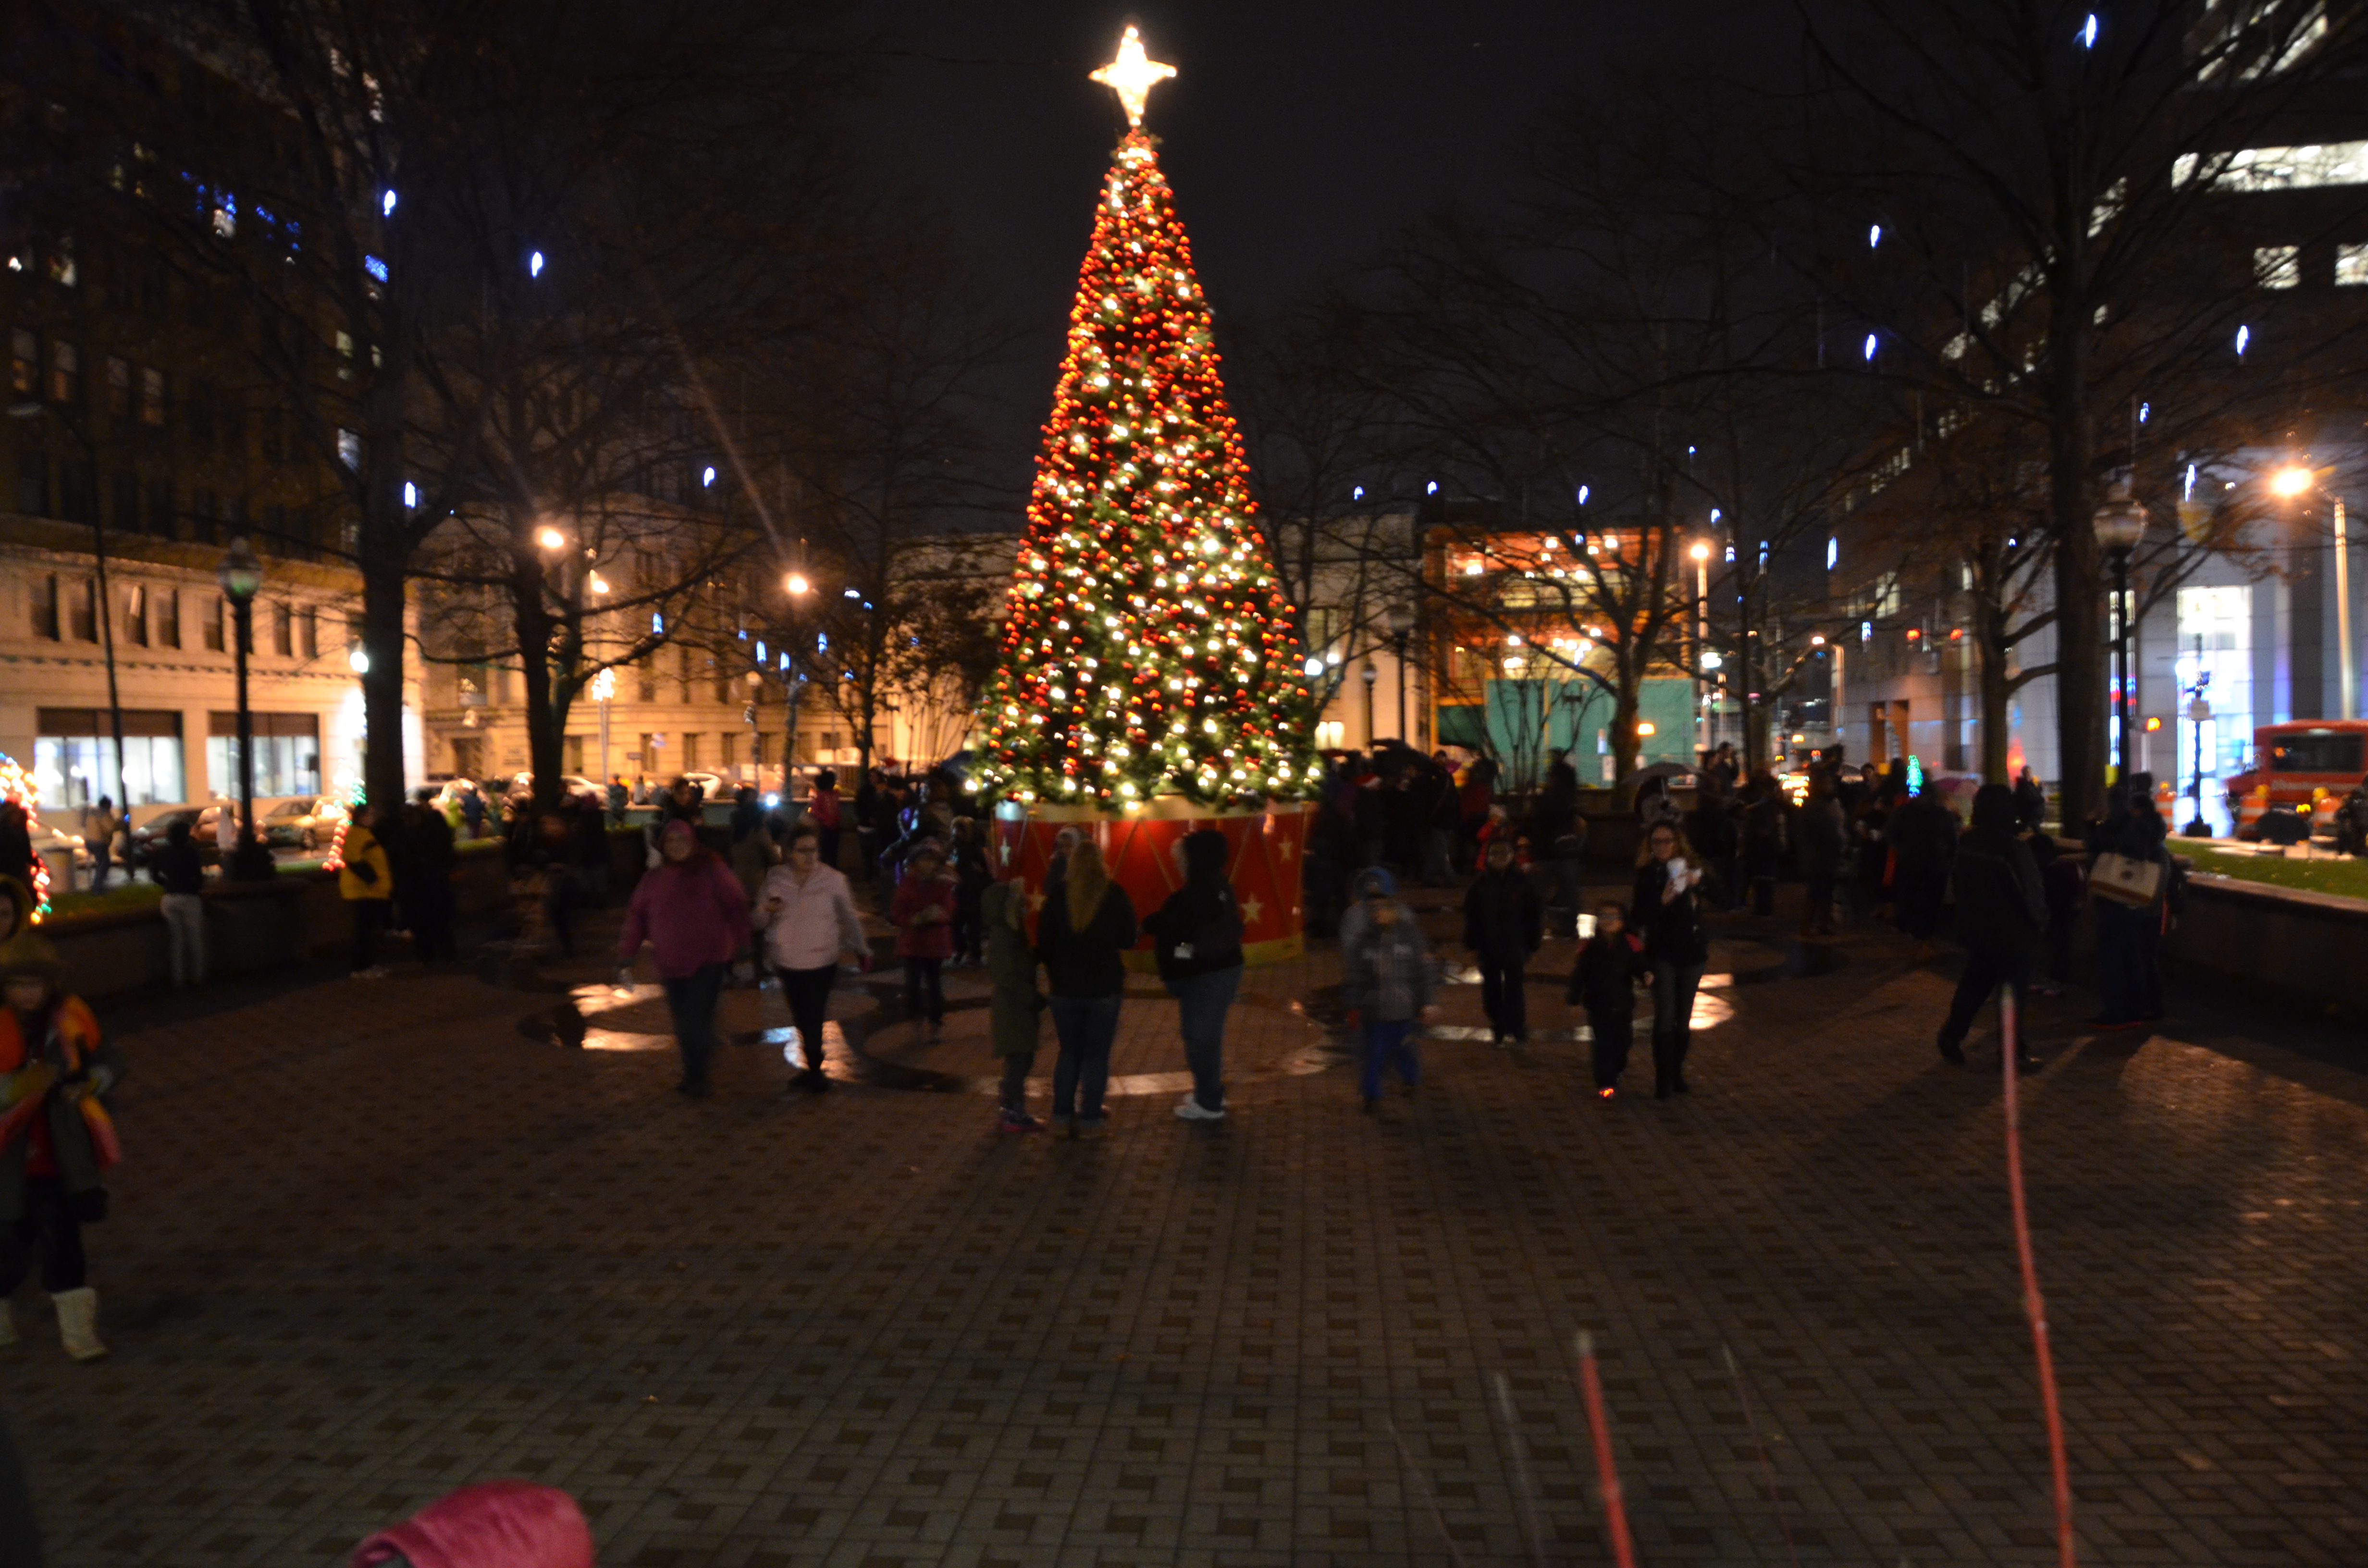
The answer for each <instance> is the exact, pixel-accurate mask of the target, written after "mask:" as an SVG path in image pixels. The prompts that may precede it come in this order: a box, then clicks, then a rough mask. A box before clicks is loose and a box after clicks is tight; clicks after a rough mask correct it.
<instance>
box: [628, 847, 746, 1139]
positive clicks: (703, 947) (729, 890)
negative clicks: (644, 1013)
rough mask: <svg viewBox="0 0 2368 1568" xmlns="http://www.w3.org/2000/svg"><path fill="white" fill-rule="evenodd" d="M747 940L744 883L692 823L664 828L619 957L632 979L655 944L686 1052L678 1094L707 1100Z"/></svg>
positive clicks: (677, 1036)
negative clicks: (727, 989) (718, 1017)
mask: <svg viewBox="0 0 2368 1568" xmlns="http://www.w3.org/2000/svg"><path fill="white" fill-rule="evenodd" d="M747 939H748V895H747V894H746V893H745V892H742V891H741V889H740V879H739V878H737V877H735V876H734V875H733V874H732V869H731V868H730V867H729V866H726V865H725V864H724V863H723V861H722V860H721V859H720V858H717V857H716V854H715V852H714V851H713V850H712V849H710V848H708V847H707V846H705V845H703V844H701V843H700V842H699V835H697V834H696V833H694V832H692V831H691V826H690V824H689V823H687V822H680V821H677V822H670V823H668V824H666V827H665V829H664V831H662V832H661V833H660V834H659V835H658V863H657V864H656V865H655V866H653V867H652V868H650V869H649V870H647V871H645V872H643V874H642V880H641V882H640V884H639V885H638V886H636V887H635V888H634V889H633V902H632V903H631V904H630V905H628V906H627V908H626V911H625V937H624V940H623V941H622V942H620V943H619V944H618V952H617V957H618V959H619V960H620V962H622V963H623V964H624V965H625V969H626V973H627V975H628V976H630V974H631V972H632V964H633V960H634V959H635V958H636V957H637V956H639V954H640V953H641V950H642V944H643V942H644V941H647V942H648V943H649V944H650V947H651V949H652V956H653V957H654V958H655V960H656V961H657V971H658V979H659V981H660V982H661V983H663V984H664V985H665V986H666V1010H667V1011H668V1012H670V1013H672V1014H673V1015H674V1038H675V1043H676V1044H677V1046H679V1047H680V1048H681V1050H682V1082H681V1083H679V1084H677V1085H675V1089H676V1091H677V1093H680V1094H685V1095H689V1096H690V1097H691V1098H693V1099H702V1098H704V1097H705V1096H706V1095H707V1063H708V1059H709V1058H710V1057H712V1056H713V1055H714V1054H715V1003H716V998H717V997H718V996H720V995H721V994H723V979H724V976H726V975H727V974H729V973H731V971H732V960H734V959H736V958H738V957H739V956H740V948H741V944H743V943H744V942H746V940H747Z"/></svg>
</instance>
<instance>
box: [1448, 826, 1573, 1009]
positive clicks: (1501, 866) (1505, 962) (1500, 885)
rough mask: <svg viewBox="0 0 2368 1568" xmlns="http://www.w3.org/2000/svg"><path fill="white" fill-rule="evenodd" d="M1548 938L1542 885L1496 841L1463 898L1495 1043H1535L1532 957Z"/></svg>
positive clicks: (1467, 938)
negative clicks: (1531, 1011)
mask: <svg viewBox="0 0 2368 1568" xmlns="http://www.w3.org/2000/svg"><path fill="white" fill-rule="evenodd" d="M1573 891H1574V893H1575V892H1576V890H1575V889H1574V890H1573ZM1544 940H1545V912H1544V909H1543V905H1542V903H1541V901H1540V900H1539V898H1538V887H1537V883H1536V882H1535V881H1532V880H1531V877H1530V875H1529V873H1528V872H1526V871H1523V870H1522V869H1520V868H1519V867H1517V866H1515V865H1514V864H1513V846H1511V845H1510V844H1508V843H1507V842H1505V840H1503V839H1501V838H1498V839H1494V840H1491V841H1490V843H1489V845H1488V849H1487V855H1486V864H1485V865H1484V866H1483V867H1482V868H1481V870H1480V875H1479V876H1478V877H1477V878H1476V879H1474V881H1473V883H1472V887H1471V890H1470V891H1469V892H1466V893H1465V894H1464V895H1463V945H1464V946H1465V947H1467V948H1469V949H1472V957H1473V962H1474V963H1475V964H1476V965H1477V966H1478V967H1479V970H1480V1006H1481V1008H1482V1010H1483V1011H1484V1012H1486V1014H1487V1015H1488V1035H1489V1039H1490V1040H1491V1041H1492V1042H1493V1043H1494V1044H1497V1045H1499V1046H1503V1045H1507V1044H1511V1045H1516V1046H1520V1045H1527V1044H1528V1043H1529V1041H1530V1014H1529V996H1528V993H1527V989H1526V987H1527V984H1528V971H1529V967H1530V958H1531V954H1533V953H1535V952H1536V951H1537V950H1538V948H1539V946H1540V945H1541V944H1542V943H1543V941H1544Z"/></svg>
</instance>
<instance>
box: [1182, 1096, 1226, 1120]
mask: <svg viewBox="0 0 2368 1568" xmlns="http://www.w3.org/2000/svg"><path fill="white" fill-rule="evenodd" d="M1176 1119H1178V1120H1179V1121H1223V1120H1224V1119H1225V1113H1224V1111H1223V1110H1209V1109H1206V1108H1203V1107H1202V1106H1201V1102H1200V1101H1199V1100H1186V1101H1185V1102H1184V1103H1183V1104H1182V1105H1180V1106H1178V1107H1177V1108H1176Z"/></svg>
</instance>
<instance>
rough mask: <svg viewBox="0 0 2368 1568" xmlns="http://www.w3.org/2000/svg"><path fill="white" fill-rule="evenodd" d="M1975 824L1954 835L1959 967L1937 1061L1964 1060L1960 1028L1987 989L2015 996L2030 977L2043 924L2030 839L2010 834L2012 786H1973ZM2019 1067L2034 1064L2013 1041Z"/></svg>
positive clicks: (2043, 900)
mask: <svg viewBox="0 0 2368 1568" xmlns="http://www.w3.org/2000/svg"><path fill="white" fill-rule="evenodd" d="M1973 816H1974V821H1973V825H1972V826H1971V827H1969V828H1967V829H1966V830H1965V833H1964V837H1962V838H1961V839H1959V840H1958V843H1957V850H1956V855H1955V858H1954V860H1953V863H1952V869H1951V875H1952V879H1953V881H1955V883H1956V890H1957V940H1958V942H1959V943H1960V944H1961V945H1963V947H1964V949H1965V971H1964V974H1963V975H1962V976H1960V977H1959V979H1958V981H1957V994H1956V995H1955V996H1954V997H1953V998H1952V1000H1951V1001H1950V1003H1949V1016H1948V1017H1947V1018H1946V1019H1945V1020H1943V1021H1942V1023H1941V1036H1940V1047H1941V1060H1943V1061H1945V1062H1950V1063H1951V1064H1952V1065H1954V1066H1958V1067H1962V1066H1964V1064H1965V1051H1964V1042H1965V1035H1966V1033H1967V1031H1968V1030H1970V1029H1971V1028H1973V1024H1974V1016H1975V1014H1976V1013H1978V1012H1980V1011H1981V1007H1982V1004H1983V1003H1985V1002H1987V1001H1988V1000H1989V996H1990V993H1991V992H1993V991H1995V990H1997V989H1998V987H1999V986H2001V985H2004V986H2006V987H2008V988H2009V990H2010V991H2012V992H2013V993H2014V994H2015V995H2016V996H2017V997H2018V998H2019V997H2021V996H2022V995H2023V994H2024V993H2025V991H2026V989H2027V988H2028V987H2029V985H2030V983H2031V967H2032V957H2033V956H2034V955H2035V954H2036V952H2037V951H2038V949H2039V944H2040V940H2041V938H2042V937H2044V935H2045V933H2046V930H2047V891H2046V888H2045V887H2044V885H2043V884H2042V882H2041V881H2040V875H2039V862H2038V861H2036V860H2035V859H2033V858H2032V854H2031V846H2029V845H2027V844H2025V843H2024V842H2023V841H2022V840H2021V838H2019V837H2017V836H2016V835H2015V825H2016V814H2015V799H2014V790H2012V788H2010V787H2009V786H2008V785H2004V784H1985V785H1983V786H1982V787H1981V788H1980V789H1979V790H1975V792H1974V812H1973ZM2015 1043H2016V1046H2017V1049H2018V1052H2019V1054H2018V1055H2017V1056H2016V1058H2015V1065H2016V1066H2018V1067H2025V1068H2029V1067H2036V1066H2038V1065H2039V1062H2038V1061H2037V1060H2036V1059H2035V1058H2034V1057H2032V1055H2031V1053H2030V1051H2029V1050H2028V1048H2026V1047H2023V1045H2022V1042H2021V1040H2017V1041H2016V1042H2015Z"/></svg>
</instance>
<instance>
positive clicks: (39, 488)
mask: <svg viewBox="0 0 2368 1568" xmlns="http://www.w3.org/2000/svg"><path fill="white" fill-rule="evenodd" d="M17 510H18V511H19V512H22V513H24V514H25V516H27V517H48V516H49V515H50V460H49V454H48V453H46V452H44V451H42V450H41V449H40V448H38V447H28V448H26V449H24V450H22V451H20V452H18V453H17Z"/></svg>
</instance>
